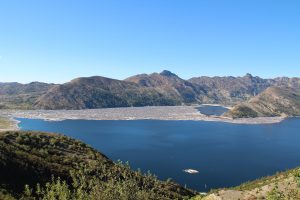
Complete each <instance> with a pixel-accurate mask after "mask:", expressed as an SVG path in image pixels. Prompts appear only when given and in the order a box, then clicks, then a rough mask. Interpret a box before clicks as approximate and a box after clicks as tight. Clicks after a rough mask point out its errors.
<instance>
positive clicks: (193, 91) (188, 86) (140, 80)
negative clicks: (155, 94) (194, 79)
mask: <svg viewBox="0 0 300 200" xmlns="http://www.w3.org/2000/svg"><path fill="white" fill-rule="evenodd" d="M125 81H128V82H132V83H136V84H138V85H139V86H141V87H147V88H155V89H157V90H159V91H161V92H162V93H163V94H165V95H166V96H168V97H171V98H172V99H176V100H177V101H180V102H182V103H197V102H202V98H201V97H200V96H201V95H202V96H206V91H205V90H204V89H203V88H202V87H201V86H198V85H194V84H192V83H190V82H188V81H186V80H183V79H181V78H180V77H178V76H177V75H176V74H173V73H172V72H170V71H167V70H164V71H162V72H161V73H153V74H150V75H148V74H140V75H136V76H132V77H129V78H127V79H125Z"/></svg>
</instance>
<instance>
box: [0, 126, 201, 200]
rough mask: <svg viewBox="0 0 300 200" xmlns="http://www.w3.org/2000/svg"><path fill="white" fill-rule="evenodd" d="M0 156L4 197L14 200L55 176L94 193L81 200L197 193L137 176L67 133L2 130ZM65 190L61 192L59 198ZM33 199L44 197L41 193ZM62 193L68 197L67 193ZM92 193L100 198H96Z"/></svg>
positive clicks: (88, 193)
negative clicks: (27, 190)
mask: <svg viewBox="0 0 300 200" xmlns="http://www.w3.org/2000/svg"><path fill="white" fill-rule="evenodd" d="M0 152H1V153H0V177H1V178H0V197H1V195H2V196H4V195H5V194H10V197H11V196H13V197H15V198H16V199H19V198H20V197H21V196H22V192H23V191H24V186H25V184H29V186H30V187H32V188H36V187H35V186H36V184H37V183H39V184H40V186H39V187H42V186H43V185H44V184H45V183H47V182H51V176H54V177H56V178H57V177H60V180H61V181H63V180H65V181H66V184H68V185H69V186H68V188H69V189H70V191H72V190H71V188H76V189H77V190H78V189H80V190H81V194H82V195H83V194H85V195H90V196H86V198H80V199H99V198H100V199H114V195H117V196H118V195H125V194H124V193H129V194H128V195H132V196H134V195H137V197H141V198H138V199H143V198H142V197H145V198H146V197H147V198H146V199H148V197H149V199H166V200H167V199H183V198H184V197H191V196H194V195H195V193H194V192H192V191H191V190H188V189H185V188H183V187H181V186H180V185H178V184H176V183H173V182H171V181H168V182H163V181H159V180H157V179H156V178H155V177H154V176H153V175H151V174H142V173H140V172H135V171H132V170H131V169H130V168H129V166H128V165H126V164H125V165H123V164H120V163H114V162H113V161H111V160H110V159H109V158H107V157H106V156H105V155H103V154H101V153H99V152H97V151H96V150H94V149H92V148H91V147H89V146H87V145H86V144H84V143H82V142H79V141H77V140H73V139H70V138H68V137H66V136H63V135H57V134H49V133H41V132H19V131H17V132H2V133H0ZM52 180H53V179H52ZM60 183H61V184H62V182H60ZM48 184H54V185H56V187H55V191H52V192H54V193H55V192H57V187H58V186H59V187H62V185H61V184H57V182H56V181H55V182H52V183H48ZM78 184H80V185H81V186H80V187H79V186H78ZM66 187H67V186H64V187H63V188H60V189H61V190H60V194H61V193H62V190H63V189H65V190H66ZM1 188H2V189H1ZM40 190H41V188H40ZM48 190H51V189H50V188H48ZM92 191H93V192H94V193H93V192H92ZM45 192H46V191H45ZM73 192H74V191H73ZM77 192H78V191H77ZM27 195H31V194H27ZM32 195H33V194H32ZM35 195H37V196H38V195H42V194H41V193H38V191H37V193H36V194H35ZM64 195H70V194H69V192H66V193H65V194H64ZM93 195H96V197H97V198H93V197H95V196H93ZM102 195H103V196H102ZM105 195H107V196H105ZM33 196H34V195H33ZM101 197H103V198H101ZM110 197H111V198H110ZM25 199H32V198H25ZM37 199H42V198H37ZM55 199H59V198H58V197H57V198H55ZM76 199H77V198H76Z"/></svg>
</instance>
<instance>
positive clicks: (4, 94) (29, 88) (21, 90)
mask: <svg viewBox="0 0 300 200" xmlns="http://www.w3.org/2000/svg"><path fill="white" fill-rule="evenodd" d="M53 86H55V85H54V84H47V83H40V82H32V83H29V84H20V83H0V109H6V108H17V109H30V108H32V107H33V106H32V105H33V104H34V103H35V101H36V100H37V98H38V97H40V96H41V95H42V94H45V93H46V92H47V91H48V90H49V89H50V88H52V87H53Z"/></svg>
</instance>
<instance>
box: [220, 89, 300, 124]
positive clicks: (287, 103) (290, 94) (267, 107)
mask: <svg viewBox="0 0 300 200" xmlns="http://www.w3.org/2000/svg"><path fill="white" fill-rule="evenodd" d="M225 115H226V116H230V117H233V118H241V117H262V116H300V88H298V87H294V88H293V87H286V86H282V87H277V86H273V87H269V88H267V89H266V90H265V91H263V92H262V93H261V94H259V95H257V96H256V97H253V98H251V99H250V100H249V101H248V102H245V103H241V104H238V105H236V106H234V107H233V108H232V109H231V110H230V111H229V112H227V113H225Z"/></svg>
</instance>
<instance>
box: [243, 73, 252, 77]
mask: <svg viewBox="0 0 300 200" xmlns="http://www.w3.org/2000/svg"><path fill="white" fill-rule="evenodd" d="M245 77H248V78H253V76H252V74H250V73H247V74H246V75H245Z"/></svg>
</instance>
